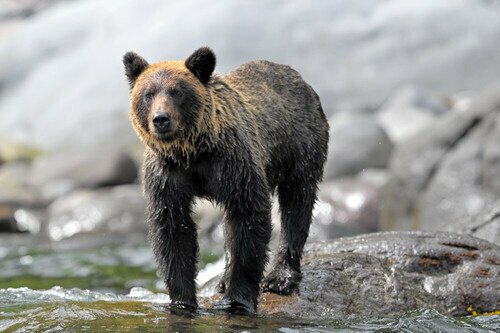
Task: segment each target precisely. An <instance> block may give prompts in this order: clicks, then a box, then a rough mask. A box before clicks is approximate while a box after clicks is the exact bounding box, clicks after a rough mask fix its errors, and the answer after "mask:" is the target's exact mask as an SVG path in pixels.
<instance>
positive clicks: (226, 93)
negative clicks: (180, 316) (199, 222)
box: [123, 47, 328, 312]
mask: <svg viewBox="0 0 500 333" xmlns="http://www.w3.org/2000/svg"><path fill="white" fill-rule="evenodd" d="M123 63H124V65H125V72H126V76H127V78H128V80H129V83H130V87H131V107H130V118H131V121H132V124H133V126H134V128H135V130H136V132H137V133H138V135H139V136H140V138H141V139H142V141H143V142H144V143H145V145H146V146H147V149H146V153H145V161H144V193H145V196H146V199H147V201H148V208H147V224H148V227H149V236H150V240H151V241H152V243H153V251H154V254H155V257H156V259H157V261H158V264H159V268H160V270H161V273H162V275H163V276H164V278H165V281H166V285H167V287H168V290H169V293H170V298H171V300H172V306H177V307H181V308H196V307H197V301H196V282H195V279H196V274H197V258H198V242H197V232H196V225H195V223H194V222H193V220H192V218H191V211H192V206H193V200H194V198H195V197H201V198H207V199H209V200H212V201H213V202H215V203H217V204H219V205H220V206H221V207H223V208H224V210H225V213H226V221H225V223H224V225H225V248H226V269H225V273H224V276H223V278H222V280H221V282H220V285H219V289H220V292H223V293H224V297H223V298H222V300H221V301H220V302H219V303H218V304H216V305H215V308H218V309H226V310H229V311H233V310H235V311H241V310H243V311H249V312H254V311H256V309H257V297H258V294H259V284H260V283H261V282H262V284H261V286H262V288H263V290H264V291H272V292H276V293H280V294H289V293H290V292H291V291H292V290H293V289H294V288H295V287H296V286H297V285H298V283H299V282H300V280H301V270H300V259H301V255H302V250H303V247H304V243H305V242H306V238H307V235H308V232H309V225H310V223H311V215H312V210H313V206H314V203H315V200H316V191H317V185H318V182H319V181H320V180H321V178H322V174H323V164H324V162H325V159H326V154H327V145H328V122H327V119H326V117H325V115H324V113H323V110H322V108H321V104H320V100H319V98H318V95H317V94H316V93H315V92H314V90H313V89H312V88H311V87H310V86H309V85H308V84H307V83H306V82H304V80H303V79H302V77H301V76H300V75H299V73H297V72H296V71H295V70H293V69H292V68H290V67H289V66H284V65H278V64H275V63H272V62H269V61H252V62H249V63H246V64H244V65H242V66H240V67H239V68H237V69H236V70H235V71H233V72H230V73H229V74H227V75H226V76H219V75H213V71H214V69H215V54H214V53H213V52H212V50H211V49H209V48H207V47H203V48H200V49H198V50H196V51H195V52H194V53H193V54H192V55H191V56H189V57H188V58H187V59H186V60H185V61H166V62H160V63H157V64H153V65H150V64H148V63H147V62H146V60H144V59H143V58H141V57H140V56H138V55H137V54H135V53H132V52H129V53H127V54H125V56H124V57H123ZM276 190H277V194H278V199H279V204H280V210H281V238H280V245H279V249H278V252H277V254H276V257H275V259H274V265H273V269H272V271H271V272H270V273H269V275H267V277H266V278H265V279H264V280H263V281H262V278H263V272H264V268H265V266H266V263H267V260H268V243H269V239H270V235H271V194H272V193H274V192H275V191H276Z"/></svg>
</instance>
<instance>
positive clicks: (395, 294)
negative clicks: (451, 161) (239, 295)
mask: <svg viewBox="0 0 500 333" xmlns="http://www.w3.org/2000/svg"><path fill="white" fill-rule="evenodd" d="M302 268H303V274H304V278H303V280H302V282H301V284H300V287H299V291H298V293H296V294H295V295H291V296H279V295H275V294H269V293H264V294H262V295H261V297H260V303H259V312H260V313H261V314H266V315H271V314H272V315H278V314H280V315H286V316H288V315H289V316H293V317H295V316H297V317H302V318H332V319H335V318H344V317H345V316H348V315H352V314H354V315H366V316H390V315H396V314H399V313H401V312H403V311H409V310H414V309H419V308H431V309H435V310H437V311H438V312H441V313H443V314H446V315H453V316H458V315H466V314H468V313H470V311H471V309H472V310H474V311H476V312H478V313H483V312H493V311H498V310H499V308H500V282H499V279H498V276H499V273H500V247H498V246H496V245H494V244H492V243H489V242H487V241H485V240H481V239H478V238H475V237H471V236H468V235H459V234H454V233H446V232H432V233H431V232H383V233H375V234H368V235H361V236H357V237H350V238H340V239H338V240H332V241H329V242H319V243H312V244H309V245H308V246H307V247H306V250H305V253H304V258H303V261H302ZM217 281H218V279H217V278H215V279H214V280H212V281H210V282H209V283H207V284H206V285H205V286H204V287H203V289H202V293H210V292H213V289H212V288H213V287H214V286H215V284H216V282H217ZM219 298H220V295H215V296H212V297H211V298H210V299H208V300H205V304H207V306H209V304H210V303H212V302H213V301H215V300H217V299H219Z"/></svg>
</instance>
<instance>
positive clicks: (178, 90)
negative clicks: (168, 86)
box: [170, 88, 182, 97]
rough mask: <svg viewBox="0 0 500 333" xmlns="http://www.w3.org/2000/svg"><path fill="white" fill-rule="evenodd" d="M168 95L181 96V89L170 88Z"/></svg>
mask: <svg viewBox="0 0 500 333" xmlns="http://www.w3.org/2000/svg"><path fill="white" fill-rule="evenodd" d="M170 95H172V96H174V97H181V96H182V90H180V89H177V88H176V89H172V90H170Z"/></svg>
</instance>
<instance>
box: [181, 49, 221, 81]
mask: <svg viewBox="0 0 500 333" xmlns="http://www.w3.org/2000/svg"><path fill="white" fill-rule="evenodd" d="M184 64H185V65H186V67H187V68H188V69H189V70H190V71H191V72H192V73H193V74H194V75H195V76H196V77H197V78H198V79H200V81H201V83H203V84H205V83H207V82H208V81H209V80H210V77H211V76H212V73H213V71H214V69H215V54H214V52H213V51H212V50H211V49H210V48H208V47H200V48H199V49H198V50H196V51H194V52H193V54H191V55H190V56H189V57H188V58H187V59H186V61H185V62H184Z"/></svg>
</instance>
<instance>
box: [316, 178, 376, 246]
mask: <svg viewBox="0 0 500 333" xmlns="http://www.w3.org/2000/svg"><path fill="white" fill-rule="evenodd" d="M318 199H319V200H318V202H317V203H316V206H315V209H314V211H313V223H312V225H311V230H310V239H314V240H327V239H332V238H337V237H344V236H354V235H359V234H364V233H368V232H375V231H378V219H379V206H380V199H381V192H380V190H379V188H377V187H376V186H373V185H371V184H370V183H367V182H363V181H360V180H356V179H349V178H346V179H337V180H333V181H329V182H327V183H323V184H321V186H320V190H319V193H318Z"/></svg>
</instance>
